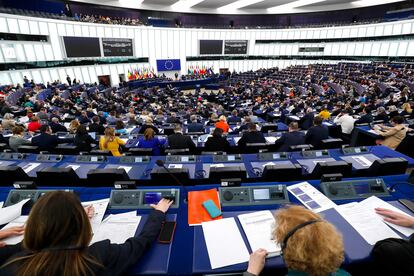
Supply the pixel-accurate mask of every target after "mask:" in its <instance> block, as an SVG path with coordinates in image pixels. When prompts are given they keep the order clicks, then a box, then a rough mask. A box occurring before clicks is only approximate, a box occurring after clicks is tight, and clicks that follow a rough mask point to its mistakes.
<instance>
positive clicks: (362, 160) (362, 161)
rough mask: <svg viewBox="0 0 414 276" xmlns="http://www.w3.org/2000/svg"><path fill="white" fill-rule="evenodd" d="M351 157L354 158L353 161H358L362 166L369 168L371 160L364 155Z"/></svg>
mask: <svg viewBox="0 0 414 276" xmlns="http://www.w3.org/2000/svg"><path fill="white" fill-rule="evenodd" d="M352 159H354V160H355V162H358V164H360V165H361V166H362V167H366V168H369V167H371V165H372V162H371V161H369V160H368V159H367V158H366V157H365V156H352Z"/></svg>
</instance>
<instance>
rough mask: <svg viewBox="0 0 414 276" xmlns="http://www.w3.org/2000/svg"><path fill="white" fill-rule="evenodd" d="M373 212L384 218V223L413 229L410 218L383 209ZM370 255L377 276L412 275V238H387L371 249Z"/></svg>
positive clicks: (413, 259) (413, 240)
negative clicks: (376, 270)
mask: <svg viewBox="0 0 414 276" xmlns="http://www.w3.org/2000/svg"><path fill="white" fill-rule="evenodd" d="M375 211H376V212H377V213H378V214H379V215H381V216H383V217H385V218H384V221H387V222H390V223H394V224H396V225H400V226H404V227H411V228H413V227H414V219H413V218H412V217H409V216H406V215H403V214H400V213H397V212H395V211H391V210H387V209H383V208H377V209H375ZM371 255H372V257H373V261H374V267H376V268H377V269H378V272H381V273H378V275H393V276H405V275H414V267H413V263H414V237H411V239H409V240H403V239H395V238H389V239H385V240H382V241H379V242H377V243H376V244H375V246H374V248H373V249H372V252H371Z"/></svg>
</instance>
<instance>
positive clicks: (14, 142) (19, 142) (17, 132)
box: [9, 126, 32, 152]
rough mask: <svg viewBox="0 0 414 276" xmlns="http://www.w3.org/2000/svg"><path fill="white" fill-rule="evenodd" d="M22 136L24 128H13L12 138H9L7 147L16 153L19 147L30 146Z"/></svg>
mask: <svg viewBox="0 0 414 276" xmlns="http://www.w3.org/2000/svg"><path fill="white" fill-rule="evenodd" d="M23 134H24V128H23V127H22V126H15V127H14V128H13V136H11V137H10V138H9V146H10V148H11V149H12V150H13V151H15V152H17V151H18V148H19V147H20V146H24V145H26V146H29V145H31V144H32V143H31V142H30V141H29V140H27V139H24V138H23V137H24V136H23Z"/></svg>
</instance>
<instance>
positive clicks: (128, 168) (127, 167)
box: [118, 166, 132, 173]
mask: <svg viewBox="0 0 414 276" xmlns="http://www.w3.org/2000/svg"><path fill="white" fill-rule="evenodd" d="M118 169H124V170H125V172H126V173H129V171H130V170H131V169H132V167H129V166H118Z"/></svg>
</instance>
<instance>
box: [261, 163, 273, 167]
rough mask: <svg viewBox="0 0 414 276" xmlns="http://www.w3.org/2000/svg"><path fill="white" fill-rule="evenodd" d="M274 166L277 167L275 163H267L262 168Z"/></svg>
mask: <svg viewBox="0 0 414 276" xmlns="http://www.w3.org/2000/svg"><path fill="white" fill-rule="evenodd" d="M273 165H275V163H273V162H267V163H266V164H263V165H262V167H266V166H273Z"/></svg>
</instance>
